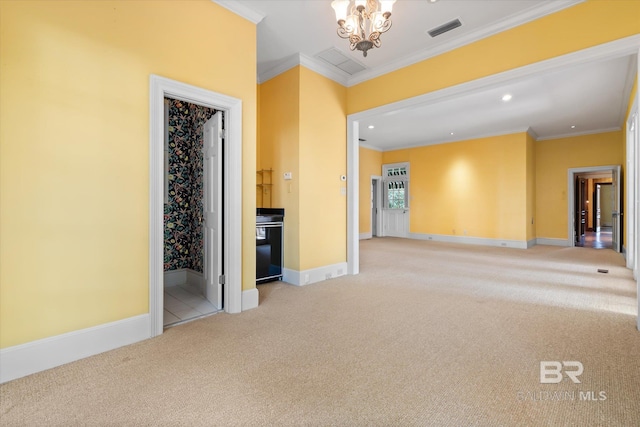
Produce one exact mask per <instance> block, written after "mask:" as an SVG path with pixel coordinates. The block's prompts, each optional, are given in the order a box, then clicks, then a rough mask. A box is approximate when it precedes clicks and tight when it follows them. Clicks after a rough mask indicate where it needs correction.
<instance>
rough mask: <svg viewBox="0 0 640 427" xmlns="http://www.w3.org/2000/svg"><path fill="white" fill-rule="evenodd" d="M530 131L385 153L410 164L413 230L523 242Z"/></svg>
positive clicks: (387, 159)
mask: <svg viewBox="0 0 640 427" xmlns="http://www.w3.org/2000/svg"><path fill="white" fill-rule="evenodd" d="M526 157H527V136H526V134H525V133H520V134H512V135H502V136H495V137H490V138H481V139H474V140H468V141H461V142H456V143H449V144H440V145H430V146H425V147H418V148H410V149H404V150H395V151H386V152H384V153H383V154H382V162H383V163H384V164H387V163H398V162H405V161H407V162H409V163H410V187H409V188H410V190H409V191H410V209H411V213H410V215H411V217H410V231H411V232H412V233H421V234H439V235H457V236H463V235H465V231H466V236H468V237H480V238H491V239H507V240H518V241H524V240H526V239H527V236H528V229H527V227H526V216H527V208H528V205H527V171H526V165H527V159H526Z"/></svg>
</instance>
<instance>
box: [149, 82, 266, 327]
mask: <svg viewBox="0 0 640 427" xmlns="http://www.w3.org/2000/svg"><path fill="white" fill-rule="evenodd" d="M149 92H150V96H149V109H150V131H149V134H150V136H149V153H150V159H149V327H150V336H151V337H155V336H157V335H160V334H162V332H163V326H164V325H163V306H164V292H163V291H164V262H163V261H164V257H163V253H164V244H163V243H164V227H163V225H164V173H163V172H164V98H172V99H178V100H181V101H185V102H190V103H193V104H196V105H201V106H205V107H209V108H213V109H216V110H219V111H223V112H224V115H225V131H224V134H225V135H224V136H225V138H224V145H225V149H224V151H223V154H222V164H223V165H224V167H223V172H222V173H223V175H222V192H221V197H222V200H223V204H222V205H223V209H222V211H221V216H222V218H223V225H222V227H223V229H222V231H223V233H224V236H225V239H224V242H223V247H222V251H223V252H224V254H225V257H224V260H223V262H222V264H223V265H222V268H223V271H224V272H225V275H224V279H223V280H221V281H222V282H223V285H222V288H223V307H224V311H225V312H227V313H239V312H240V311H242V308H243V295H244V294H243V292H242V101H241V100H239V99H237V98H232V97H229V96H226V95H222V94H219V93H215V92H211V91H208V90H206V89H202V88H198V87H195V86H191V85H188V84H185V83H181V82H177V81H175V80H171V79H167V78H164V77H159V76H155V75H151V77H150V91H149ZM245 292H246V296H245V299H246V309H249V308H253V307H256V306H257V301H258V292H257V290H256V289H251V290H248V291H245Z"/></svg>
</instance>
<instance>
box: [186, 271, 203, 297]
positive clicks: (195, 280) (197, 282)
mask: <svg viewBox="0 0 640 427" xmlns="http://www.w3.org/2000/svg"><path fill="white" fill-rule="evenodd" d="M186 270H187V285H193V286H197V287H198V289H200V292H202V295H204V294H205V293H206V290H205V283H204V275H203V274H202V273H199V272H197V271H195V270H192V269H190V268H187V269H186Z"/></svg>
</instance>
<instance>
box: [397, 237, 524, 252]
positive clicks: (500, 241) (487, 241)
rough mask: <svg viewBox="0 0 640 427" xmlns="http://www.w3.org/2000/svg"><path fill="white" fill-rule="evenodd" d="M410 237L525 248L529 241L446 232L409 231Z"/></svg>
mask: <svg viewBox="0 0 640 427" xmlns="http://www.w3.org/2000/svg"><path fill="white" fill-rule="evenodd" d="M409 238H410V239H417V240H432V241H434V242H448V243H463V244H466V245H483V246H497V247H503V248H517V249H527V248H529V247H530V246H529V245H530V244H531V242H533V241H531V240H530V241H526V240H508V239H489V238H483V237H469V236H450V235H446V234H422V233H409Z"/></svg>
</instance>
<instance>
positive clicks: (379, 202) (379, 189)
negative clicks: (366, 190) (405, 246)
mask: <svg viewBox="0 0 640 427" xmlns="http://www.w3.org/2000/svg"><path fill="white" fill-rule="evenodd" d="M374 181H375V182H376V186H375V191H376V194H375V198H374V200H375V202H376V203H375V206H374V205H373V203H371V212H370V216H369V218H370V220H369V222H370V224H371V237H376V236H383V235H384V234H383V233H382V215H383V213H382V185H383V181H382V175H371V192H372V193H373V190H374V187H373V182H374ZM372 202H373V200H372ZM374 209H376V216H375V219H376V224H375V230H376V233H375V234H374V233H373V230H374V227H373V210H374Z"/></svg>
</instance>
